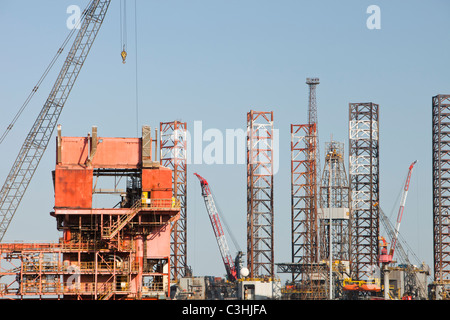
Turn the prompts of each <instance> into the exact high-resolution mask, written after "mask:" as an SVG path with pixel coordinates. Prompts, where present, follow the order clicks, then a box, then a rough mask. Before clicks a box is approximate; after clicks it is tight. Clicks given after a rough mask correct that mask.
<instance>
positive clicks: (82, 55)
mask: <svg viewBox="0 0 450 320" xmlns="http://www.w3.org/2000/svg"><path fill="white" fill-rule="evenodd" d="M110 2H111V0H92V1H91V2H90V3H89V5H88V6H87V8H86V10H84V11H83V14H82V16H81V19H80V22H81V25H80V26H79V31H78V33H77V35H76V37H75V40H74V41H73V44H72V47H71V49H70V51H69V53H68V55H67V58H66V60H65V62H64V64H63V66H62V68H61V71H60V73H59V75H58V78H57V79H56V81H55V84H54V85H53V88H52V90H51V92H50V94H49V96H48V98H47V100H46V102H45V104H44V106H43V107H42V110H41V111H40V113H39V115H38V117H37V119H36V120H35V122H34V124H33V126H32V127H31V129H30V132H29V133H28V135H27V137H26V138H25V141H24V143H23V145H22V148H21V149H20V151H19V154H18V156H17V158H16V160H15V162H14V164H13V166H12V168H11V171H10V172H9V174H8V176H7V178H6V181H5V183H4V185H3V187H2V189H1V191H0V241H2V239H3V237H4V235H5V232H6V230H7V229H8V226H9V224H10V222H11V220H12V218H13V216H14V214H15V212H16V210H17V208H18V206H19V204H20V202H21V200H22V197H23V196H24V194H25V191H26V189H27V187H28V185H29V183H30V181H31V179H32V177H33V175H34V173H35V171H36V168H37V166H38V165H39V162H40V160H41V158H42V156H43V154H44V152H45V150H46V148H47V146H48V143H49V140H50V138H51V136H52V133H53V131H54V129H55V127H56V124H57V121H58V119H59V116H60V114H61V111H62V109H63V107H64V104H65V103H66V101H67V98H68V97H69V94H70V91H71V90H72V88H73V86H74V84H75V80H76V79H77V77H78V75H79V73H80V71H81V67H82V66H83V64H84V61H85V60H86V57H87V55H88V53H89V50H90V49H91V47H92V45H93V43H94V40H95V38H96V36H97V34H98V31H99V30H100V27H101V25H102V23H103V20H104V18H105V15H106V12H107V10H108V7H109V4H110ZM77 28H78V26H77ZM77 28H74V29H73V30H72V32H71V35H72V33H73V32H75V30H76V29H77ZM67 41H68V39H66V41H65V42H64V45H63V46H65V45H66V43H67ZM62 49H63V47H61V48H60V49H59V50H58V54H57V56H59V54H60V53H61V52H62ZM57 56H56V57H57ZM56 57H55V58H56ZM53 63H54V61H52V64H51V65H50V66H52V65H53ZM47 73H48V69H47V70H46V72H45V73H44V76H43V77H45V75H46V74H47ZM41 79H43V78H41ZM40 82H41V81H40ZM40 82H39V84H40ZM39 84H38V85H37V86H35V87H34V88H33V91H32V93H31V94H30V96H29V98H28V99H27V101H26V102H25V104H24V106H22V109H21V110H20V111H19V113H21V111H22V110H23V108H24V107H25V106H26V104H27V103H28V101H29V99H30V98H31V96H32V95H33V94H34V92H36V90H37V89H38V86H39ZM11 127H12V124H11V125H10V126H8V129H7V131H8V130H10V129H11ZM3 138H4V136H2V140H3Z"/></svg>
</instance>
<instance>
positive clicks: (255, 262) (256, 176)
mask: <svg viewBox="0 0 450 320" xmlns="http://www.w3.org/2000/svg"><path fill="white" fill-rule="evenodd" d="M273 214H274V211H273V112H271V111H270V112H263V111H253V110H251V111H250V112H248V113H247V264H248V269H249V271H250V275H249V276H250V277H251V278H256V277H259V276H269V277H272V278H273V277H274V275H275V269H274V238H273V230H274V225H273V222H274V219H273Z"/></svg>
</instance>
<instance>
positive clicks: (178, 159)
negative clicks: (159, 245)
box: [160, 121, 189, 280]
mask: <svg viewBox="0 0 450 320" xmlns="http://www.w3.org/2000/svg"><path fill="white" fill-rule="evenodd" d="M186 135H187V125H186V122H179V121H172V122H161V123H160V153H161V155H160V162H161V165H163V166H165V167H167V168H170V169H172V171H173V175H172V182H173V196H174V197H175V198H176V199H177V200H179V201H180V218H179V219H178V221H176V222H174V225H173V226H172V233H171V242H170V247H171V257H170V258H171V267H172V268H171V277H172V279H174V280H177V279H178V278H180V277H184V276H187V275H188V273H189V268H188V265H187V188H186V186H187V139H186Z"/></svg>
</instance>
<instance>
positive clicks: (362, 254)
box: [349, 102, 380, 280]
mask: <svg viewBox="0 0 450 320" xmlns="http://www.w3.org/2000/svg"><path fill="white" fill-rule="evenodd" d="M378 119H379V108H378V104H375V103H372V102H368V103H350V104H349V174H350V179H349V181H350V190H351V210H352V226H351V228H352V244H351V245H352V276H353V277H354V278H356V279H357V280H367V278H368V277H370V276H371V272H373V270H374V269H373V267H374V266H377V265H378V238H379V231H380V229H379V206H378V204H379V200H380V199H379V130H378V128H379V126H378Z"/></svg>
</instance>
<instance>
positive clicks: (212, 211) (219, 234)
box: [194, 173, 237, 281]
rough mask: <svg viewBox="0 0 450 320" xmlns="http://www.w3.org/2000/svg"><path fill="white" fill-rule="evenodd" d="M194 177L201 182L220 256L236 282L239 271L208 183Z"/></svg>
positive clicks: (229, 274) (199, 177) (228, 272)
mask: <svg viewBox="0 0 450 320" xmlns="http://www.w3.org/2000/svg"><path fill="white" fill-rule="evenodd" d="M194 175H195V176H196V177H197V178H198V179H199V180H200V185H201V187H202V196H203V199H204V200H205V205H206V210H207V211H208V215H209V219H210V220H211V225H212V227H213V230H214V235H215V236H216V240H217V245H218V246H219V250H220V254H221V255H222V260H223V263H224V265H225V270H226V272H227V277H228V280H230V281H235V280H237V270H236V267H235V265H234V261H233V258H232V256H231V254H230V250H229V248H228V243H227V239H226V238H225V233H224V232H223V228H222V223H221V222H220V218H219V211H218V210H217V207H216V204H215V202H214V198H213V195H212V193H211V189H210V188H209V184H208V181H206V179H205V178H203V177H202V176H200V175H199V174H197V173H194Z"/></svg>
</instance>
